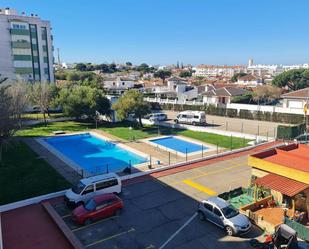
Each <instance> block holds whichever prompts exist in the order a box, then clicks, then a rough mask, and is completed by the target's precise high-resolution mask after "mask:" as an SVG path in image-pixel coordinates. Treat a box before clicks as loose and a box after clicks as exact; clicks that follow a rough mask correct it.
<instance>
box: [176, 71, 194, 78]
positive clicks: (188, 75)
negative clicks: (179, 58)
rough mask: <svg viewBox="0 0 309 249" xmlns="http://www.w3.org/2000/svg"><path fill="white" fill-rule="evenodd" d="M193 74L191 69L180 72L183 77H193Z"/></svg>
mask: <svg viewBox="0 0 309 249" xmlns="http://www.w3.org/2000/svg"><path fill="white" fill-rule="evenodd" d="M191 76H192V72H191V71H189V70H184V71H181V72H180V73H179V77H181V78H187V77H191Z"/></svg>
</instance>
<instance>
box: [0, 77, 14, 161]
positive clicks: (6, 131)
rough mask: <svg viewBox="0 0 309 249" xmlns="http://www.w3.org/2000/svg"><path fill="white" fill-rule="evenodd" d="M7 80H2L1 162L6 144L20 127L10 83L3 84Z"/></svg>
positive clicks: (0, 102) (0, 117) (0, 86)
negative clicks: (15, 113)
mask: <svg viewBox="0 0 309 249" xmlns="http://www.w3.org/2000/svg"><path fill="white" fill-rule="evenodd" d="M5 80H6V79H2V80H0V163H2V154H3V147H4V145H5V144H6V143H7V141H8V140H9V138H10V137H11V136H13V134H14V133H15V131H16V130H17V129H18V121H17V120H16V116H15V115H14V111H13V108H12V105H11V104H12V97H11V96H10V94H9V92H8V89H9V88H10V85H1V84H2V83H3V82H4V81H5Z"/></svg>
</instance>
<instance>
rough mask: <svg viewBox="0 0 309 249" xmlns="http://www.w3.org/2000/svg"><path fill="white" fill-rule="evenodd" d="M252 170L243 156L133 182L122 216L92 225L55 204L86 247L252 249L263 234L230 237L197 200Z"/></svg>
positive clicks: (126, 193) (237, 182) (124, 196)
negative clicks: (201, 213)
mask: <svg viewBox="0 0 309 249" xmlns="http://www.w3.org/2000/svg"><path fill="white" fill-rule="evenodd" d="M249 173H250V168H249V167H248V166H247V164H246V157H240V158H237V159H230V160H227V161H221V162H216V163H213V164H210V165H205V166H203V167H199V168H196V169H192V170H188V171H183V172H179V173H176V174H173V175H168V176H164V177H160V178H158V179H152V180H145V181H143V182H139V183H135V184H131V185H128V186H125V187H124V188H123V193H122V194H121V197H122V199H123V201H124V205H125V208H124V210H123V212H122V213H121V214H120V215H119V216H116V217H111V218H107V219H104V220H100V221H97V222H95V223H93V224H90V225H88V226H77V225H75V224H73V223H72V221H71V219H70V210H68V209H67V208H66V207H65V205H64V203H58V204H54V207H55V209H56V210H57V212H58V213H59V214H60V216H62V217H63V219H64V221H65V222H66V224H67V225H68V226H69V228H70V229H71V230H72V231H73V233H74V234H75V236H76V237H77V238H78V239H79V240H80V241H81V242H82V244H83V245H84V246H85V248H90V249H94V248H106V249H112V248H114V249H116V248H117V249H120V248H130V249H134V248H136V249H142V248H144V249H146V248H161V249H163V248H167V249H172V248H177V249H179V248H191V249H193V248H204V249H205V248H206V249H208V248H231V249H232V248H233V249H234V248H239V249H242V248H250V246H249V244H248V240H249V239H250V238H256V237H258V236H260V235H261V231H260V230H259V229H257V228H256V227H254V228H253V229H252V231H251V232H249V233H248V234H246V235H244V236H243V237H241V238H238V237H228V236H226V235H225V232H224V231H223V230H221V229H219V228H218V227H217V226H215V225H213V224H212V223H209V222H202V221H200V220H199V219H198V217H196V215H195V214H196V210H197V204H198V200H201V199H204V198H207V197H208V196H210V195H215V194H217V193H220V192H223V191H226V190H229V189H230V188H233V187H238V186H241V185H246V184H247V183H248V181H249V177H250V174H249ZM162 246H163V247H162Z"/></svg>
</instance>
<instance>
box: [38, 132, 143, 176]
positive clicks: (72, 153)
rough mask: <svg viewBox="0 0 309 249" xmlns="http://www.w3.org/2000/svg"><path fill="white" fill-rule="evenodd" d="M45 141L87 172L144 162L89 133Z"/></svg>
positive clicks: (138, 157)
mask: <svg viewBox="0 0 309 249" xmlns="http://www.w3.org/2000/svg"><path fill="white" fill-rule="evenodd" d="M44 140H45V142H46V143H48V144H49V145H50V146H52V147H53V148H54V149H56V150H57V151H59V152H60V153H62V154H63V155H65V156H66V157H67V158H69V159H70V160H72V161H73V162H75V163H76V164H78V165H79V166H80V167H81V168H83V169H84V170H86V171H88V172H89V173H106V172H107V168H108V171H109V172H117V171H121V170H123V169H124V168H126V167H128V166H129V165H130V163H131V165H134V164H139V163H143V162H146V161H147V160H146V158H143V157H140V156H139V155H136V154H134V153H132V152H130V151H126V150H124V149H122V148H120V147H119V146H117V145H116V144H114V143H111V142H109V141H106V140H103V139H100V138H97V137H96V136H93V135H91V134H89V133H84V134H78V135H69V136H60V137H52V138H46V139H44Z"/></svg>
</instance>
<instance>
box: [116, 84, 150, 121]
mask: <svg viewBox="0 0 309 249" xmlns="http://www.w3.org/2000/svg"><path fill="white" fill-rule="evenodd" d="M112 108H113V109H114V110H115V111H116V112H117V117H118V118H119V119H121V120H124V119H126V118H128V117H129V115H130V114H134V115H135V116H136V117H137V118H138V121H139V125H140V126H141V127H143V123H142V117H143V116H145V115H146V114H148V113H149V112H150V111H151V108H150V104H149V103H148V102H146V101H144V97H143V94H142V93H140V92H139V91H136V90H134V89H131V90H129V91H126V92H125V94H124V95H123V96H122V97H120V98H119V100H118V101H117V102H116V103H115V104H114V105H113V107H112Z"/></svg>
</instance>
